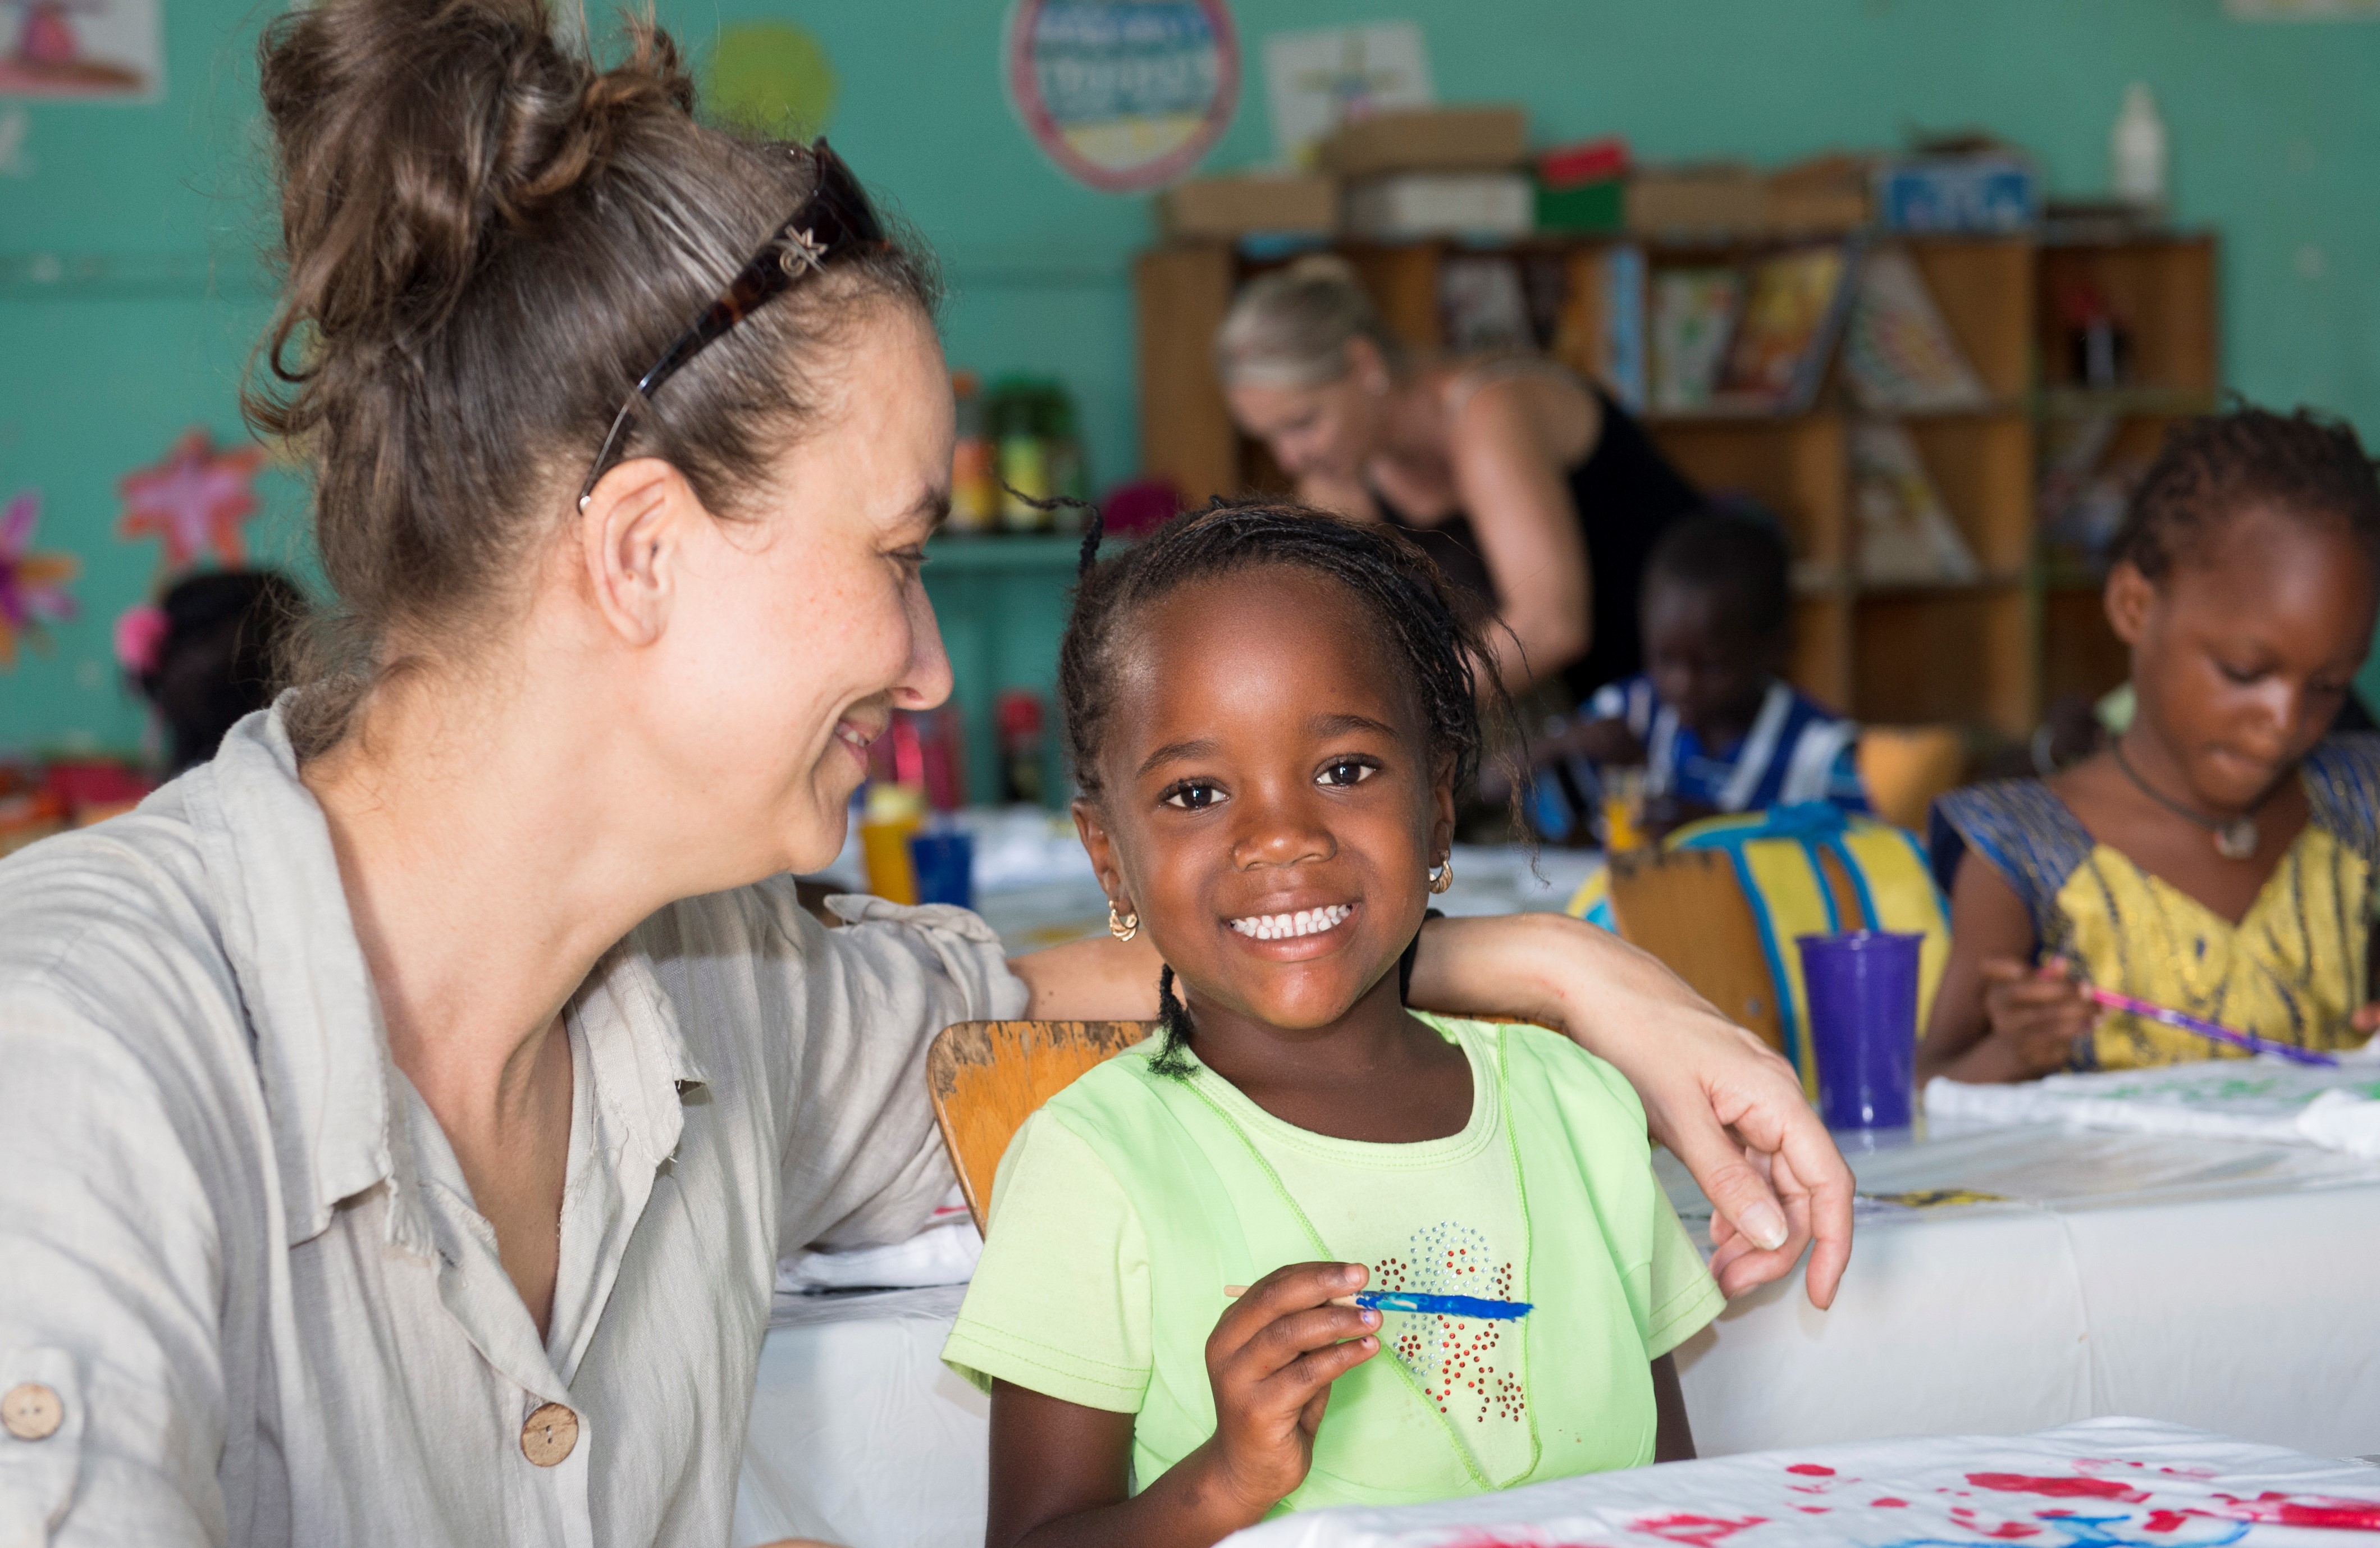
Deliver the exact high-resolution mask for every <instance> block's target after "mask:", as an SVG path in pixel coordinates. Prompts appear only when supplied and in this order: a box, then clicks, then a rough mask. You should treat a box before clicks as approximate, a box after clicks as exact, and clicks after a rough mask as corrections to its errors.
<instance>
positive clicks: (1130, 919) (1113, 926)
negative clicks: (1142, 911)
mask: <svg viewBox="0 0 2380 1548" xmlns="http://www.w3.org/2000/svg"><path fill="white" fill-rule="evenodd" d="M1108 933H1109V934H1111V935H1112V936H1114V937H1115V938H1116V939H1117V940H1119V941H1129V940H1131V939H1132V938H1133V937H1134V936H1135V935H1137V934H1139V933H1140V916H1139V915H1138V914H1126V915H1124V916H1123V918H1122V919H1118V918H1117V917H1116V906H1115V904H1114V902H1113V901H1112V900H1111V901H1110V902H1109V904H1108Z"/></svg>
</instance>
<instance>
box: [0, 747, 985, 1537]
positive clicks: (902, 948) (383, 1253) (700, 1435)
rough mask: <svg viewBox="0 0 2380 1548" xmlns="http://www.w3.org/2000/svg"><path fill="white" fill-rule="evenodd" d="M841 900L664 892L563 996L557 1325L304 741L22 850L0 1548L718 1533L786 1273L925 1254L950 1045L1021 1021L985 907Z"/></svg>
mask: <svg viewBox="0 0 2380 1548" xmlns="http://www.w3.org/2000/svg"><path fill="white" fill-rule="evenodd" d="M837 905H838V908H840V909H841V911H842V912H843V913H844V917H845V918H846V919H850V920H853V921H854V922H852V923H851V924H849V925H847V926H846V927H845V928H843V929H840V930H832V931H830V930H827V929H824V928H822V927H821V926H820V924H819V923H818V922H817V921H816V920H813V919H812V918H811V917H810V916H809V915H808V914H807V913H806V912H805V911H804V910H803V909H802V908H800V907H799V906H798V904H797V903H796V902H795V896H794V889H793V886H792V884H790V882H767V883H762V884H758V885H755V886H750V887H746V888H743V889H741V890H738V891H735V892H728V893H721V894H716V895H714V896H708V897H698V898H692V899H689V900H687V901H685V902H682V903H677V904H674V905H672V906H671V907H669V908H664V909H662V911H661V912H660V913H658V914H656V915H654V916H653V917H652V918H651V919H650V920H646V921H645V922H644V923H643V924H642V925H640V926H638V927H637V929H636V931H635V932H632V933H631V934H630V935H629V936H628V937H627V939H625V941H623V942H621V943H620V944H619V945H617V946H616V947H614V948H613V950H612V951H611V952H610V953H609V954H608V955H606V956H605V957H604V958H603V959H602V961H601V962H600V963H599V964H598V965H597V967H596V969H595V970H594V971H593V972H592V973H591V974H590V975H589V978H588V981H587V982H586V984H585V986H584V987H583V988H582V989H581V990H580V991H579V993H577V996H576V997H575V998H574V999H573V1000H572V1002H571V1004H570V1006H569V1007H568V1010H567V1011H566V1013H565V1025H566V1027H567V1029H568V1033H569V1039H570V1054H571V1061H572V1071H573V1075H574V1078H575V1079H574V1081H573V1103H574V1105H573V1111H572V1114H571V1122H570V1157H569V1170H568V1176H567V1182H566V1183H565V1191H564V1195H563V1206H562V1221H561V1238H560V1252H561V1260H560V1266H559V1273H558V1280H557V1283H556V1286H555V1289H554V1298H553V1316H552V1319H551V1323H550V1325H549V1332H548V1335H547V1336H546V1337H545V1338H543V1339H540V1338H539V1336H538V1334H537V1329H536V1325H535V1323H533V1322H532V1321H531V1320H530V1318H529V1315H528V1310H527V1309H526V1308H525V1307H524V1306H523V1305H522V1303H521V1300H520V1298H519V1296H518V1295H517V1294H516V1292H515V1290H514V1287H513V1284H512V1281H511V1280H510V1279H509V1278H508V1277H507V1276H506V1274H505V1273H504V1265H503V1263H502V1262H500V1261H499V1259H498V1257H497V1255H496V1243H495V1237H494V1234H493V1232H492V1230H491V1229H490V1227H489V1225H488V1224H487V1222H486V1220H485V1219H483V1218H482V1217H481V1216H480V1213H478V1212H477V1211H476V1210H475V1209H473V1208H472V1205H471V1197H470V1190H469V1188H468V1186H467V1185H466V1183H465V1181H464V1179H463V1176H462V1173H461V1170H460V1168H459V1167H458V1166H457V1164H456V1163H455V1157H454V1153H453V1152H452V1151H451V1150H450V1149H449V1148H448V1146H447V1143H446V1140H445V1136H444V1134H443V1132H442V1131H441V1130H440V1128H439V1127H438V1124H437V1122H436V1120H435V1119H434V1118H433V1117H432V1116H431V1114H430V1112H429V1109H428V1107H427V1106H426V1105H425V1104H424V1103H422V1101H421V1099H420V1097H419V1095H418V1094H417V1093H416V1092H415V1091H414V1090H413V1087H412V1085H411V1084H410V1082H408V1081H407V1079H405V1077H404V1076H403V1075H402V1074H400V1073H399V1072H398V1071H397V1070H396V1069H395V1067H394V1066H393V1065H392V1064H391V1063H390V1061H389V1055H388V1048H387V1041H386V1038H385V1036H384V1035H383V1029H382V1024H381V1018H380V1011H379V1007H378V1002H377V1000H376V999H375V997H374V994H373V992H372V985H371V981H370V975H369V973H368V971H367V969H366V967H365V964H364V959H363V957H362V954H361V952H360V951H359V949H358V946H357V944H356V938H355V932H354V929H353V926H352V925H351V923H350V922H349V920H348V915H347V908H346V898H345V896H344V894H343V893H342V892H341V890H340V884H339V875H338V869H337V865H336V862H335V860H334V858H333V855H332V849H331V843H330V835H329V831H328V829H327V828H326V827H325V825H324V823H323V819H322V811H321V809H320V808H319V807H317V806H316V804H315V802H314V800H313V798H312V796H311V795H310V793H309V792H308V791H307V790H306V788H305V786H303V785H301V784H300V783H299V782H298V780H297V765H296V761H295V759H294V758H293V756H292V754H291V752H290V749H289V744H288V740H287V738H286V737H285V736H284V735H283V733H282V730H281V726H280V723H279V720H278V718H277V717H276V716H273V715H271V714H260V715H255V716H251V717H250V718H249V719H248V720H246V721H244V722H242V723H241V724H240V725H239V726H238V728H237V729H236V730H235V731H234V732H233V733H232V734H231V736H230V737H228V738H227V739H226V740H225V744H224V748H223V750H222V752H221V753H220V755H219V756H218V757H217V758H216V759H215V761H214V762H212V763H211V764H207V765H204V766H202V767H200V769H198V770H196V771H195V772H193V773H191V774H188V775H186V776H184V777H183V778H181V779H179V780H177V781H176V782H175V783H174V784H172V785H169V786H166V787H165V788H164V789H163V790H161V791H159V792H158V793H157V794H156V795H154V796H152V797H151V798H149V799H148V800H147V801H145V802H143V803H142V804H141V806H140V810H139V811H136V812H133V813H131V814H129V815H128V816H125V817H121V818H118V819H116V820H115V821H113V822H109V823H103V824H101V825H100V826H98V827H96V828H92V829H91V830H88V831H87V832H84V833H80V834H75V835H67V836H63V837H59V838H55V839H50V840H48V841H46V842H43V843H41V844H37V845H34V846H32V847H30V848H28V849H26V850H24V851H22V852H21V853H19V854H18V855H16V856H14V857H12V858H11V859H8V860H7V861H6V862H5V863H0V1421H5V1428H0V1548H18V1545H21V1544H40V1543H43V1542H56V1543H60V1544H83V1543H92V1544H96V1543H109V1544H117V1543H143V1544H166V1543H174V1544H178V1543H201V1542H203V1543H239V1544H250V1543H256V1544H282V1543H296V1544H305V1545H307V1548H318V1545H333V1544H354V1545H369V1544H390V1545H395V1544H404V1545H405V1548H424V1545H431V1544H441V1543H456V1544H473V1545H479V1544H497V1543H504V1544H513V1545H527V1544H546V1543H552V1544H567V1545H570V1548H611V1545H614V1544H630V1543H635V1544H644V1543H662V1544H702V1545H704V1548H717V1545H718V1544H721V1543H723V1542H725V1541H726V1540H727V1536H728V1532H729V1530H730V1523H731V1520H732V1518H733V1514H734V1506H735V1480H736V1474H737V1470H738V1467H739V1464H740V1462H741V1459H742V1456H743V1451H744V1432H745V1425H746V1421H747V1414H748V1410H749V1407H750V1403H751V1395H752V1381H753V1371H754V1368H755V1364H756V1362H757V1360H758V1359H759V1348H760V1339H761V1335H762V1334H763V1333H764V1332H765V1331H766V1326H767V1322H768V1310H769V1295H770V1286H771V1276H772V1273H773V1268H774V1264H775V1262H776V1260H777V1258H778V1257H779V1256H780V1255H781V1254H782V1253H784V1252H789V1251H792V1250H794V1249H798V1248H801V1247H803V1246H806V1245H808V1244H810V1243H814V1242H816V1243H824V1244H829V1245H864V1244H868V1243H873V1242H882V1241H890V1240H896V1239H899V1238H901V1237H905V1236H906V1235H908V1234H910V1233H911V1232H913V1231H915V1230H916V1229H917V1228H918V1227H919V1225H921V1224H922V1223H923V1222H924V1221H925V1219H926V1218H927V1215H928V1213H929V1212H930V1211H931V1209H932V1208H933V1206H934V1205H935V1203H936V1202H937V1201H939V1200H940V1199H941V1196H942V1195H943V1194H944V1193H945V1192H946V1191H947V1190H948V1188H950V1185H951V1174H950V1171H949V1169H948V1166H947V1164H946V1163H945V1162H944V1160H943V1156H942V1152H941V1143H940V1141H939V1140H938V1139H937V1138H936V1136H935V1133H934V1128H933V1123H932V1117H931V1115H930V1112H929V1108H928V1104H927V1100H926V1089H925V1080H924V1077H923V1073H922V1069H921V1060H922V1057H923V1054H924V1050H925V1048H926V1045H927V1043H928V1042H929V1040H930V1039H931V1038H932V1037H933V1035H934V1033H935V1032H937V1031H938V1030H941V1028H942V1027H944V1026H945V1025H947V1024H949V1023H951V1022H954V1021H964V1020H970V1019H978V1018H1009V1017H1014V1016H1016V1015H1019V1014H1021V1013H1022V1011H1023V1008H1024V1006H1025V1001H1026V992H1025V987H1024V985H1023V984H1021V983H1020V982H1018V981H1017V980H1016V979H1015V978H1014V975H1012V974H1011V973H1010V972H1009V971H1008V969H1007V967H1006V965H1005V961H1004V959H1003V957H1002V953H1001V950H1000V946H999V943H998V941H997V939H996V938H995V937H994V936H993V934H992V933H991V932H990V930H989V929H988V928H986V927H985V925H984V924H983V921H982V920H979V919H977V918H976V917H975V916H974V915H972V914H969V913H966V912H965V911H964V910H961V909H955V908H894V907H892V906H891V905H889V904H885V903H882V902H880V901H878V900H875V899H838V900H837ZM44 1389H46V1395H45V1393H44ZM549 1405H553V1406H555V1407H548V1406H549ZM532 1416H535V1418H534V1419H533V1418H532ZM45 1427H46V1428H48V1433H46V1434H40V1433H39V1432H41V1431H42V1430H43V1429H44V1428H45ZM574 1427H575V1436H574V1433H573V1432H574ZM26 1435H37V1436H38V1438H23V1437H24V1436H26Z"/></svg>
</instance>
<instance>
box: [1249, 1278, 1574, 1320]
mask: <svg viewBox="0 0 2380 1548" xmlns="http://www.w3.org/2000/svg"><path fill="white" fill-rule="evenodd" d="M1247 1293H1248V1287H1247V1286H1245V1285H1226V1286H1223V1294H1225V1295H1226V1296H1229V1297H1231V1298H1233V1299H1234V1300H1236V1299H1238V1298H1240V1297H1242V1296H1244V1295H1246V1294H1247ZM1330 1304H1331V1305H1333V1306H1354V1307H1361V1308H1362V1309H1363V1310H1366V1311H1410V1312H1413V1313H1414V1314H1415V1315H1416V1316H1422V1317H1470V1318H1473V1319H1475V1320H1476V1321H1479V1322H1483V1323H1510V1322H1515V1321H1517V1320H1519V1319H1520V1318H1523V1317H1525V1316H1527V1315H1528V1314H1529V1308H1530V1307H1531V1306H1533V1305H1535V1304H1536V1303H1535V1302H1533V1301H1525V1300H1481V1299H1480V1298H1478V1297H1476V1296H1422V1295H1415V1294H1412V1293H1411V1292H1409V1291H1404V1290H1358V1291H1356V1292H1355V1293H1354V1295H1352V1296H1333V1297H1331V1298H1330Z"/></svg>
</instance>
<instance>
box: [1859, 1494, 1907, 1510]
mask: <svg viewBox="0 0 2380 1548" xmlns="http://www.w3.org/2000/svg"><path fill="white" fill-rule="evenodd" d="M1867 1503H1868V1504H1869V1505H1872V1506H1874V1507H1875V1508H1876V1509H1878V1510H1907V1509H1908V1508H1909V1502H1908V1501H1907V1500H1896V1499H1894V1498H1893V1497H1892V1496H1891V1495H1889V1494H1887V1495H1886V1496H1885V1497H1884V1498H1882V1499H1880V1500H1870V1501H1868V1502H1867Z"/></svg>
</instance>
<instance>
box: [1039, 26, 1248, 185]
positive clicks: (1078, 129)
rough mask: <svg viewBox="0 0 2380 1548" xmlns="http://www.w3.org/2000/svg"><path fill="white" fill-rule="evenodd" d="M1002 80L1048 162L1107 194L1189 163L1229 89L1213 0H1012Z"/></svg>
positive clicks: (1228, 111) (1219, 122) (1167, 178)
mask: <svg viewBox="0 0 2380 1548" xmlns="http://www.w3.org/2000/svg"><path fill="white" fill-rule="evenodd" d="M1007 67H1008V91H1009V97H1010V100H1011V101H1012V102H1014V104H1015V105H1016V112H1017V115H1018V116H1019V117H1021V118H1023V119H1024V120H1025V127H1026V129H1027V130H1029V131H1030V132H1031V134H1032V136H1033V140H1034V142H1035V143H1036V144H1038V145H1039V146H1040V147H1041V149H1042V151H1043V152H1044V153H1046V154H1047V155H1048V156H1049V157H1050V160H1051V161H1054V162H1056V163H1057V164H1058V165H1060V166H1061V167H1062V168H1064V169H1065V171H1066V172H1067V173H1069V174H1071V175H1072V176H1073V177H1077V178H1079V179H1081V180H1082V181H1083V182H1086V183H1088V184H1089V185H1090V186H1091V187H1093V188H1095V189H1103V190H1105V191H1107V192H1110V193H1130V192H1135V191H1136V190H1138V189H1152V188H1156V187H1158V186H1159V185H1160V184H1163V183H1168V182H1171V181H1172V180H1173V179H1174V178H1176V177H1181V176H1182V175H1183V174H1184V173H1186V172H1188V171H1189V170H1190V169H1191V168H1192V167H1194V166H1196V165H1197V164H1198V158H1199V157H1201V156H1203V155H1205V154H1206V153H1207V152H1208V150H1209V149H1210V148H1212V146H1213V145H1214V143H1215V141H1216V140H1217V139H1219V138H1220V136H1221V134H1222V132H1223V130H1224V128H1226V127H1228V126H1229V125H1230V123H1231V121H1232V110H1233V108H1235V107H1236V106H1238V105H1239V100H1240V44H1239V36H1238V34H1237V33H1236V32H1235V31H1234V30H1233V27H1232V13H1231V11H1230V9H1229V8H1228V7H1227V6H1225V5H1224V4H1223V0H1016V4H1015V7H1014V9H1013V10H1011V11H1010V12H1009V17H1008V49H1007Z"/></svg>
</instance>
